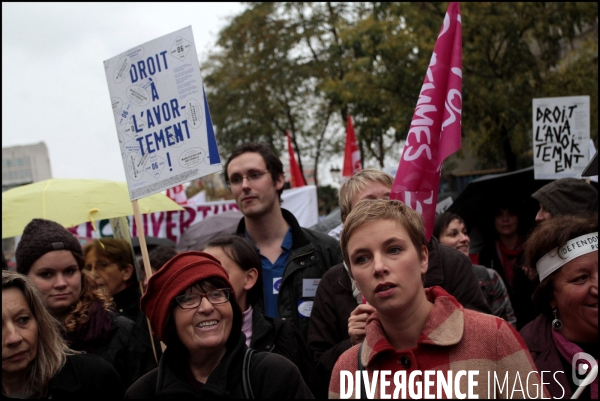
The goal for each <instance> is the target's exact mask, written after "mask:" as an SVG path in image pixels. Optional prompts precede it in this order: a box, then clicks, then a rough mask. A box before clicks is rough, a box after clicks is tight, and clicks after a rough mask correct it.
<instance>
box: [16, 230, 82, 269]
mask: <svg viewBox="0 0 600 401" xmlns="http://www.w3.org/2000/svg"><path fill="white" fill-rule="evenodd" d="M63 249H64V250H67V251H71V252H72V253H73V256H74V257H75V260H77V264H78V265H79V269H82V268H83V265H84V258H83V250H82V249H81V244H80V243H79V241H78V240H77V238H75V236H74V235H73V234H71V232H69V230H67V229H66V228H64V227H63V226H61V225H60V224H58V223H56V222H54V221H51V220H44V219H33V220H31V222H30V223H29V224H27V227H25V231H23V235H22V236H21V240H20V241H19V245H17V251H16V252H15V258H16V260H17V271H18V272H19V273H21V274H25V275H26V274H27V273H29V269H31V265H32V264H33V263H34V262H35V261H36V260H38V259H39V258H41V257H42V256H44V255H45V254H47V253H48V252H52V251H60V250H63Z"/></svg>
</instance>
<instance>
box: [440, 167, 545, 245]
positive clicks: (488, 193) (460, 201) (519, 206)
mask: <svg viewBox="0 0 600 401" xmlns="http://www.w3.org/2000/svg"><path fill="white" fill-rule="evenodd" d="M550 182H552V180H536V179H535V178H534V172H533V166H531V167H527V168H524V169H522V170H517V171H511V172H509V173H502V174H490V175H485V176H483V177H479V178H477V179H475V180H473V181H471V182H470V183H469V184H468V185H467V187H466V188H465V190H464V191H463V192H461V194H460V195H459V196H458V197H457V198H456V200H455V201H454V202H453V203H452V205H451V206H450V207H449V208H448V211H449V212H452V213H456V214H458V215H459V216H461V217H462V218H463V219H464V220H465V223H466V225H467V227H468V228H469V230H472V229H474V228H478V229H479V230H480V231H481V232H483V233H486V232H491V230H493V228H494V227H493V217H494V213H495V211H496V210H497V208H498V207H499V206H507V205H510V207H511V208H512V209H515V211H516V212H517V213H518V214H519V217H520V219H519V226H520V228H521V229H522V231H523V233H526V232H527V231H528V230H529V229H530V228H531V227H532V226H533V223H534V221H535V215H536V213H537V211H538V210H539V204H538V203H537V201H535V200H534V199H533V198H531V194H533V193H534V192H535V191H537V190H538V189H540V188H541V187H543V186H544V185H546V184H548V183H550Z"/></svg>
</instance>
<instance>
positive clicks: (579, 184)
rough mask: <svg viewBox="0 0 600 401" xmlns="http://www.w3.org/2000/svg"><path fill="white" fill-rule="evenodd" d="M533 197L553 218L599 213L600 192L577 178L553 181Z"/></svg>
mask: <svg viewBox="0 0 600 401" xmlns="http://www.w3.org/2000/svg"><path fill="white" fill-rule="evenodd" d="M531 197H532V198H533V199H535V200H537V201H538V202H540V203H541V204H542V205H544V208H545V209H546V210H548V212H550V214H551V215H552V217H556V216H559V215H561V214H567V215H569V214H580V213H586V212H587V213H593V212H598V191H597V190H596V188H594V187H592V186H591V185H590V184H588V183H586V182H585V181H582V180H578V179H576V178H561V179H560V180H556V181H552V182H551V183H550V184H546V185H544V186H543V187H541V188H540V189H538V190H537V191H536V192H534V193H533V195H531Z"/></svg>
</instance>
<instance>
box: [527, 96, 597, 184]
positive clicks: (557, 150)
mask: <svg viewBox="0 0 600 401" xmlns="http://www.w3.org/2000/svg"><path fill="white" fill-rule="evenodd" d="M532 111H533V152H534V153H533V165H534V173H535V174H534V176H535V179H536V180H553V179H557V178H565V177H575V178H580V177H581V173H582V172H583V170H584V169H585V166H587V164H588V162H589V149H588V148H589V142H590V97H589V96H570V97H549V98H539V99H533V107H532Z"/></svg>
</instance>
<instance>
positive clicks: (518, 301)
mask: <svg viewBox="0 0 600 401" xmlns="http://www.w3.org/2000/svg"><path fill="white" fill-rule="evenodd" d="M478 263H479V264H481V265H483V266H488V267H490V268H491V269H494V270H496V271H497V272H498V274H499V275H500V277H502V280H504V284H505V285H506V290H507V291H508V297H509V298H510V303H511V304H512V307H513V309H514V311H515V316H516V317H517V330H521V329H522V328H523V327H524V326H525V325H526V324H527V323H529V322H531V321H532V320H533V319H535V318H536V317H537V316H538V315H539V312H538V310H537V308H536V307H535V304H534V303H533V300H532V299H531V297H532V296H533V291H534V290H535V284H534V283H533V282H532V281H531V280H529V278H528V277H527V275H526V274H525V272H524V271H523V268H522V267H521V266H522V265H523V253H521V255H520V256H519V257H518V259H517V263H516V267H515V269H513V272H514V277H513V282H512V285H511V284H510V283H509V282H508V280H507V279H506V274H505V273H504V268H503V267H502V264H501V262H500V258H499V257H498V253H497V252H496V246H495V241H494V242H491V243H488V244H486V245H485V246H484V247H483V248H482V249H481V252H480V253H479V262H478Z"/></svg>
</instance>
